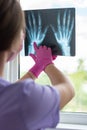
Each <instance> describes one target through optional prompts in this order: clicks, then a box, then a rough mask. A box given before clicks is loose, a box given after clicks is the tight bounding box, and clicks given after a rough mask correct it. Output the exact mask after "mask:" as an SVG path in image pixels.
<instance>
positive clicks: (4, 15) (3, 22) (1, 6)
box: [0, 0, 25, 51]
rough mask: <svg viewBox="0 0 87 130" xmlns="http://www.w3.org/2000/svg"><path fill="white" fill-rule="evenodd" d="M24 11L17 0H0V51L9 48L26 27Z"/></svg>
mask: <svg viewBox="0 0 87 130" xmlns="http://www.w3.org/2000/svg"><path fill="white" fill-rule="evenodd" d="M24 26H25V20H24V13H23V11H22V9H21V6H20V3H19V2H18V1H17V0H0V51H5V50H7V49H9V48H10V47H11V45H12V41H13V40H14V39H15V38H16V37H17V36H18V35H19V33H20V30H21V29H22V28H24Z"/></svg>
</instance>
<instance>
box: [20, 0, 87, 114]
mask: <svg viewBox="0 0 87 130" xmlns="http://www.w3.org/2000/svg"><path fill="white" fill-rule="evenodd" d="M21 5H22V8H23V10H25V9H40V8H43V9H44V8H62V7H75V8H76V19H75V21H76V27H75V29H76V34H75V35H76V45H75V47H76V50H75V51H76V55H75V56H71V57H70V56H58V57H57V59H56V60H55V61H54V63H55V65H56V66H57V67H58V68H60V69H61V70H62V71H63V72H64V73H65V74H67V75H68V76H69V77H70V79H71V81H72V82H73V84H74V88H75V97H74V98H73V100H72V101H71V102H70V103H69V104H68V105H66V107H64V109H63V110H62V111H67V112H87V29H86V28H87V1H86V0H78V1H73V0H70V1H69V0H58V1H55V0H50V2H47V0H38V1H36V2H35V1H34V0H32V2H30V3H29V2H28V1H27V0H25V2H23V0H21ZM33 64H34V61H33V60H32V59H31V57H29V56H23V51H22V52H21V54H20V76H22V75H23V74H24V73H26V71H28V70H29V69H30V68H31V67H32V66H33ZM36 82H38V83H41V84H51V83H50V80H49V79H48V77H47V76H46V74H45V73H44V72H43V73H41V75H40V76H39V78H38V79H37V80H36Z"/></svg>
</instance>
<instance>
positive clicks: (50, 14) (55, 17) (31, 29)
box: [24, 8, 75, 56]
mask: <svg viewBox="0 0 87 130" xmlns="http://www.w3.org/2000/svg"><path fill="white" fill-rule="evenodd" d="M25 20H26V38H25V44H24V45H25V56H27V55H29V54H30V53H33V54H34V53H35V50H34V47H33V43H34V42H36V43H37V45H38V46H40V45H46V46H47V47H51V49H52V53H53V54H55V55H63V56H74V55H75V8H59V9H40V10H26V11H25Z"/></svg>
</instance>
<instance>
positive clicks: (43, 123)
mask: <svg viewBox="0 0 87 130" xmlns="http://www.w3.org/2000/svg"><path fill="white" fill-rule="evenodd" d="M24 29H25V20H24V13H23V11H22V9H21V7H20V4H19V3H18V1H17V0H1V1H0V130H43V129H45V128H54V127H56V125H57V124H58V122H59V111H60V110H61V109H62V108H63V107H64V106H65V105H66V104H67V103H68V102H69V101H70V100H71V99H72V98H73V96H74V89H73V85H72V84H71V82H70V81H69V79H68V78H66V77H65V75H64V74H63V73H62V72H61V71H60V70H59V69H57V68H56V67H55V65H54V64H53V62H52V60H53V56H52V53H51V49H50V48H47V47H46V46H41V47H39V48H38V47H37V45H36V43H34V48H35V51H36V54H35V55H31V57H32V58H33V59H34V61H35V65H34V66H33V67H32V68H31V69H30V70H29V71H28V72H27V73H26V74H25V75H24V76H23V77H22V78H21V79H19V80H18V81H17V82H16V83H10V82H8V81H6V80H4V79H3V72H4V67H5V64H6V63H7V62H8V61H11V60H12V59H14V58H15V56H16V55H17V54H18V53H19V52H20V50H21V49H22V43H23V40H24ZM42 71H44V72H45V73H46V74H47V75H48V77H49V79H50V80H51V83H52V86H48V85H40V84H36V83H35V81H34V80H35V79H36V78H38V76H39V74H40V73H41V72H42Z"/></svg>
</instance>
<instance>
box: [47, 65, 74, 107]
mask: <svg viewBox="0 0 87 130" xmlns="http://www.w3.org/2000/svg"><path fill="white" fill-rule="evenodd" d="M45 73H46V74H47V75H48V77H49V79H50V80H51V83H52V85H53V86H54V87H55V88H56V89H57V90H58V92H59V94H60V109H62V108H63V107H64V106H65V105H66V104H67V103H68V102H69V101H70V100H71V99H72V98H73V97H74V94H75V93H74V87H73V84H72V83H71V82H70V80H69V79H68V78H67V77H66V76H65V75H64V74H63V73H62V72H61V71H60V70H58V68H56V67H55V66H54V64H50V65H48V66H47V67H46V68H45Z"/></svg>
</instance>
